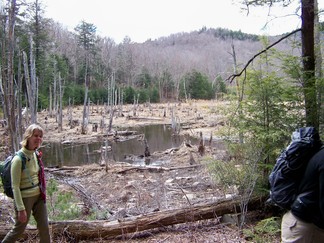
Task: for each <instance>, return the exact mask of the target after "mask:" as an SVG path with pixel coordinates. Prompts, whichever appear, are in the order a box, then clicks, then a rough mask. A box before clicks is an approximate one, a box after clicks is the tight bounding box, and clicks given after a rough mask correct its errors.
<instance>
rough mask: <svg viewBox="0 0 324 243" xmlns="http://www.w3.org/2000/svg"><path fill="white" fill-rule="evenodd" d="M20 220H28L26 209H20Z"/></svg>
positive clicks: (24, 221) (23, 221)
mask: <svg viewBox="0 0 324 243" xmlns="http://www.w3.org/2000/svg"><path fill="white" fill-rule="evenodd" d="M18 220H19V221H20V222H22V223H26V222H27V213H26V210H22V211H18Z"/></svg>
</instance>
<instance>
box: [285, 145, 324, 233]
mask: <svg viewBox="0 0 324 243" xmlns="http://www.w3.org/2000/svg"><path fill="white" fill-rule="evenodd" d="M299 193H300V194H299V196H298V197H297V199H296V200H295V202H294V203H293V205H292V208H291V212H292V213H293V214H294V215H295V216H296V217H298V218H300V219H301V220H303V221H306V222H309V223H314V224H315V225H317V226H318V227H320V228H322V229H324V149H323V148H322V149H321V150H320V151H319V152H317V153H316V154H315V155H314V156H313V157H312V158H311V160H310V161H309V163H308V165H307V168H306V170H305V174H304V176H303V179H302V180H301V184H300V187H299Z"/></svg>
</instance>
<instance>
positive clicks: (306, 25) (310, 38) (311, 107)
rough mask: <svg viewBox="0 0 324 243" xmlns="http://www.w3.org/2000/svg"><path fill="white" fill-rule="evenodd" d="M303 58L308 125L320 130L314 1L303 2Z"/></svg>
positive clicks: (303, 0) (306, 0)
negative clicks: (316, 81)
mask: <svg viewBox="0 0 324 243" xmlns="http://www.w3.org/2000/svg"><path fill="white" fill-rule="evenodd" d="M301 3H302V6H301V7H302V58H303V69H304V70H303V88H304V99H305V111H306V125H307V126H314V127H315V128H317V129H318V128H319V120H318V111H317V99H316V85H315V52H314V17H315V15H314V14H315V12H314V10H315V9H314V0H302V1H301Z"/></svg>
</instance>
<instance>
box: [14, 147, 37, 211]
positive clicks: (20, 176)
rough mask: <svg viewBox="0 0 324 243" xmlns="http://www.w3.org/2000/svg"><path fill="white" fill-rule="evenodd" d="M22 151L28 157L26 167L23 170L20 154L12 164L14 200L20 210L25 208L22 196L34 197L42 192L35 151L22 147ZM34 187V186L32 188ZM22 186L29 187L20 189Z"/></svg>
mask: <svg viewBox="0 0 324 243" xmlns="http://www.w3.org/2000/svg"><path fill="white" fill-rule="evenodd" d="M20 151H22V152H23V154H24V155H25V157H26V169H25V170H23V171H22V162H21V159H20V157H19V156H15V157H14V159H13V160H12V164H11V184H12V191H13V194H14V201H15V205H16V208H17V210H18V211H21V210H25V206H24V203H23V201H22V198H27V197H33V196H37V195H39V194H40V189H39V186H35V187H32V186H33V185H38V184H39V180H38V172H39V165H38V162H37V157H36V154H35V152H34V151H31V150H27V149H26V148H22V149H21V150H20ZM30 187H32V188H30ZM21 188H29V189H26V190H22V191H21V190H20V189H21Z"/></svg>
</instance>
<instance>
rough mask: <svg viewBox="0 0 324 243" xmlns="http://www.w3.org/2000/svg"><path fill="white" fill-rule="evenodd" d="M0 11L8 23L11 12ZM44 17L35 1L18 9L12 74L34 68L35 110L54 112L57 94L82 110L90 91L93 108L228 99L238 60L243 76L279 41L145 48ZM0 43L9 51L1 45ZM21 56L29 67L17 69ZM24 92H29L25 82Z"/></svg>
mask: <svg viewBox="0 0 324 243" xmlns="http://www.w3.org/2000/svg"><path fill="white" fill-rule="evenodd" d="M1 10H2V13H1V14H2V16H6V15H7V13H6V11H7V9H6V8H2V9H1ZM44 16H45V10H44V8H43V5H42V4H41V3H40V2H38V1H36V2H35V3H33V4H32V5H30V6H24V5H20V6H19V8H18V14H17V16H16V17H17V21H16V23H15V35H16V38H17V43H16V45H17V49H16V50H17V51H16V52H15V55H16V57H15V60H17V61H16V62H15V65H16V66H15V70H18V68H20V69H22V67H18V64H19V63H22V62H25V64H24V65H25V66H24V67H27V66H28V65H29V66H30V65H31V64H32V63H33V62H35V67H34V68H33V67H32V66H31V68H32V69H33V70H30V72H31V75H32V72H35V74H34V76H35V77H37V80H38V87H39V99H38V108H54V109H55V106H57V100H59V98H58V97H55V96H57V95H59V93H60V92H61V95H62V96H63V105H67V104H68V102H73V104H83V102H84V96H85V88H87V89H89V98H90V101H91V102H94V103H97V102H100V103H103V102H106V103H107V102H108V103H117V99H118V100H119V101H122V102H124V103H133V102H134V100H135V99H137V101H138V102H146V101H150V102H159V101H168V100H178V99H179V98H188V97H191V98H207V99H209V98H214V97H215V94H216V93H224V92H227V89H226V87H228V86H229V85H231V84H229V83H228V82H226V79H227V78H228V76H230V75H231V74H233V73H234V58H235V62H236V64H235V68H236V70H239V69H240V68H241V67H242V66H243V65H245V63H246V62H247V60H249V59H250V58H252V57H253V56H254V55H255V54H256V53H257V52H259V51H260V50H261V49H263V48H264V47H265V44H264V43H272V42H274V41H275V40H276V39H278V38H279V37H260V36H256V35H250V34H245V33H242V32H240V31H231V30H227V29H220V28H217V29H207V28H206V27H202V28H201V29H200V30H196V31H193V32H190V33H174V34H172V35H170V36H164V37H160V38H159V39H156V40H147V41H146V42H144V43H134V42H133V41H132V40H131V39H130V38H128V37H125V39H124V41H123V42H122V43H115V42H114V41H113V40H112V39H111V38H109V37H108V36H99V35H98V34H97V33H96V26H94V25H93V24H92V23H86V22H83V21H80V24H79V25H78V26H75V30H74V31H72V32H71V31H68V30H67V29H66V28H65V27H63V25H62V24H61V23H57V22H55V21H53V20H52V19H47V18H45V17H44ZM5 25H6V18H2V26H5ZM2 35H4V32H2ZM261 39H264V40H266V42H265V41H264V40H263V41H261ZM2 42H3V43H2V46H3V47H5V46H6V43H5V39H4V38H3V39H2ZM277 48H280V49H281V50H286V51H289V52H291V50H292V43H291V42H290V41H288V40H286V41H285V42H284V43H280V46H278V47H277ZM234 51H235V55H234ZM3 55H4V52H3ZM19 56H20V57H22V56H24V59H23V60H22V59H20V60H19V61H18V57H19ZM3 57H4V56H3ZM3 60H4V59H3ZM27 62H28V65H27ZM20 65H22V64H20ZM26 65H27V66H26ZM27 71H28V70H26V69H25V68H24V72H27ZM17 73H18V72H17ZM17 78H18V77H17ZM23 79H24V78H23ZM195 80H199V81H198V82H197V83H195ZM60 83H61V86H60ZM22 85H23V88H24V86H25V81H24V80H22ZM197 85H198V86H201V87H198V90H204V91H205V90H210V91H211V92H196V93H193V92H191V90H192V89H196V88H197V87H196V86H197ZM60 87H63V88H61V89H60ZM24 89H26V87H25V88H24ZM59 89H60V90H59ZM49 94H50V95H49ZM117 97H119V98H117ZM50 98H52V100H53V101H51V100H50ZM69 100H70V101H69ZM23 103H25V101H24V100H23ZM49 106H52V107H49Z"/></svg>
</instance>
